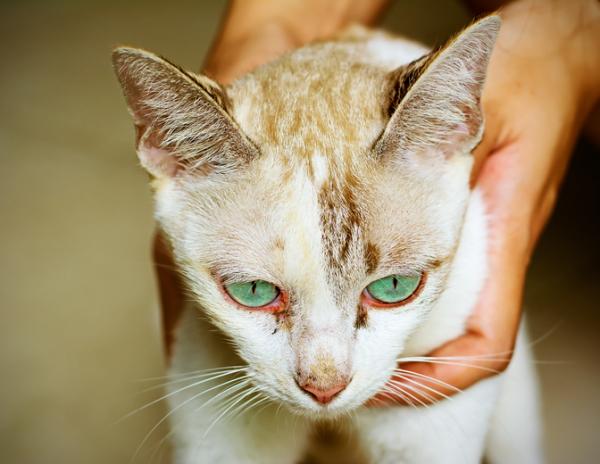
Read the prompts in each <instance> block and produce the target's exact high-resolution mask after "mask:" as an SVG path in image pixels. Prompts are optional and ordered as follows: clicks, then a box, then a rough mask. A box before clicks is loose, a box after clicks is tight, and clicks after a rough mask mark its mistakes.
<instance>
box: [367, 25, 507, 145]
mask: <svg viewBox="0 0 600 464" xmlns="http://www.w3.org/2000/svg"><path fill="white" fill-rule="evenodd" d="M499 29H500V18H499V17H498V16H489V17H487V18H485V19H482V20H481V21H479V22H477V23H475V24H474V25H472V26H471V27H469V28H468V29H466V30H465V31H464V32H463V33H462V34H460V35H459V36H458V37H457V38H455V39H454V40H452V41H450V43H449V44H447V45H446V46H445V47H443V48H442V49H441V50H440V51H437V52H433V53H431V54H429V55H426V56H424V57H423V58H421V59H419V60H416V61H414V62H413V63H410V64H409V65H407V66H405V67H402V68H400V69H398V70H396V71H394V72H393V73H392V74H391V75H390V80H391V89H392V90H391V92H390V93H391V95H390V98H389V101H390V113H391V117H390V120H389V122H388V125H387V127H386V129H385V131H384V133H383V134H382V136H381V138H380V139H379V141H378V143H377V145H376V147H375V149H376V152H377V153H378V154H380V155H382V156H385V154H386V153H399V152H400V153H418V152H424V151H436V152H441V153H443V154H444V155H445V156H451V155H453V154H454V153H469V152H471V150H473V148H475V146H476V145H477V144H478V143H479V141H480V139H481V135H482V132H483V115H482V111H481V104H480V103H481V93H482V90H483V85H484V82H485V76H486V71H487V65H488V62H489V59H490V55H491V53H492V49H493V47H494V43H495V41H496V37H497V35H498V31H499Z"/></svg>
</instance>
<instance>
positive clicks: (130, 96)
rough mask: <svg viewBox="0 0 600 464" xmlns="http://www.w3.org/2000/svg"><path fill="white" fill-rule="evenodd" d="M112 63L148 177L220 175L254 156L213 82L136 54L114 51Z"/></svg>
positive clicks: (129, 50)
mask: <svg viewBox="0 0 600 464" xmlns="http://www.w3.org/2000/svg"><path fill="white" fill-rule="evenodd" d="M113 62H114V67H115V71H116V73H117V76H118V78H119V81H120V83H121V86H122V88H123V93H124V94H125V98H126V100H127V103H128V106H129V109H130V112H131V114H132V116H133V119H134V123H135V126H136V146H137V150H138V156H139V158H140V161H141V163H142V165H143V166H144V167H145V168H146V170H148V172H150V173H151V174H152V175H153V176H155V177H172V176H175V175H177V174H179V173H193V174H198V173H207V172H215V171H221V172H224V171H227V170H231V169H233V168H236V167H238V166H240V165H242V164H245V163H247V162H248V161H249V160H250V159H252V158H253V157H254V156H255V155H256V149H255V147H254V145H253V144H252V143H251V142H250V141H249V140H248V139H247V137H245V135H244V134H242V132H241V131H240V129H239V127H238V126H237V124H236V123H235V121H234V120H233V118H232V117H231V116H230V114H229V112H228V108H227V105H228V103H227V96H226V93H225V90H224V89H223V88H222V87H221V86H220V85H219V84H217V83H216V82H214V81H212V80H210V79H209V78H207V77H205V76H200V75H194V74H192V73H188V72H186V71H184V70H182V69H180V68H178V67H177V66H175V65H173V64H172V63H170V62H168V61H167V60H165V59H163V58H161V57H158V56H156V55H154V54H152V53H149V52H146V51H143V50H138V49H132V48H118V49H116V50H115V51H114V53H113Z"/></svg>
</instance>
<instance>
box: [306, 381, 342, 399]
mask: <svg viewBox="0 0 600 464" xmlns="http://www.w3.org/2000/svg"><path fill="white" fill-rule="evenodd" d="M347 386H348V383H347V382H346V383H342V384H339V385H336V386H335V387H331V388H328V389H326V390H321V389H320V388H317V387H314V386H312V385H311V384H309V383H308V384H305V385H301V386H300V388H302V389H303V390H304V391H305V392H307V393H308V394H309V395H310V396H312V397H313V398H314V399H315V400H316V401H317V402H318V403H321V404H327V403H330V402H331V400H333V399H334V398H335V397H336V396H337V395H338V394H339V393H340V392H341V391H342V390H343V389H344V388H346V387H347Z"/></svg>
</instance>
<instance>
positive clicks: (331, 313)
mask: <svg viewBox="0 0 600 464" xmlns="http://www.w3.org/2000/svg"><path fill="white" fill-rule="evenodd" d="M497 28H498V24H497V20H493V19H492V20H490V19H488V20H487V24H486V23H485V22H481V23H479V24H478V25H476V26H474V27H472V28H471V29H470V30H469V31H467V32H466V33H465V34H463V35H462V36H461V37H460V38H459V39H458V40H457V41H455V42H454V43H453V44H451V45H450V46H449V47H447V48H446V49H445V50H444V51H443V52H442V53H441V54H440V55H439V56H438V57H437V58H435V59H433V58H430V59H426V60H421V61H420V62H419V63H416V64H414V65H412V67H408V68H406V69H403V70H400V71H396V72H392V73H390V72H389V71H387V70H384V69H381V68H378V67H377V66H374V65H367V64H358V63H357V59H356V56H353V53H355V52H356V47H357V46H356V45H354V46H349V45H348V44H343V45H339V46H337V48H332V46H327V45H325V46H315V47H313V48H308V49H304V50H303V51H301V52H300V53H297V54H295V55H292V56H290V57H287V58H284V59H283V60H281V61H280V62H278V63H275V64H273V65H270V66H267V67H265V68H263V69H260V70H259V71H257V72H256V73H254V74H252V75H249V76H247V77H245V78H243V79H241V80H239V81H237V82H236V83H234V84H233V86H232V87H230V88H228V89H227V91H226V92H225V90H223V89H221V88H220V87H218V86H217V85H216V84H215V83H213V82H211V81H209V80H208V79H206V78H203V77H196V76H191V75H189V74H184V73H183V72H181V71H179V70H178V69H176V68H174V67H173V66H171V65H170V64H168V63H166V62H164V61H163V60H161V59H159V58H157V57H155V56H153V55H150V54H147V53H145V52H140V51H135V50H123V49H122V50H121V51H118V52H117V54H116V55H115V58H116V65H117V70H118V73H119V77H120V79H121V82H122V83H123V85H124V88H125V92H126V96H127V97H128V100H129V103H130V107H131V109H132V112H133V114H134V117H135V119H136V124H137V125H138V127H139V134H140V135H141V137H140V141H139V149H138V151H139V154H140V158H141V160H142V163H143V164H144V166H145V167H146V168H147V169H148V170H149V171H150V172H151V173H152V174H153V175H154V176H155V179H154V181H153V183H154V188H155V197H156V216H157V219H158V220H159V222H160V224H161V226H162V228H163V229H164V230H165V232H166V233H167V235H168V237H169V238H170V240H171V243H172V245H173V248H174V252H175V255H176V259H177V261H178V263H179V266H180V268H181V270H182V271H183V272H184V274H185V275H186V276H187V279H188V282H189V286H190V290H191V291H192V292H193V293H194V295H195V296H196V297H197V298H198V300H199V302H200V303H201V306H202V307H203V308H204V310H205V311H206V312H207V314H209V315H210V317H211V319H212V320H213V321H214V323H215V324H216V325H217V326H218V327H219V328H220V329H221V330H222V331H223V332H224V333H226V334H227V335H228V336H229V337H230V338H231V340H232V341H233V343H234V344H235V346H236V348H237V350H238V352H239V354H240V355H241V357H242V358H243V359H244V360H245V361H246V362H247V363H248V365H249V368H250V372H251V374H252V376H253V377H254V382H255V383H256V384H257V385H258V386H260V387H262V388H263V389H264V391H265V392H266V393H267V394H268V395H270V396H271V397H273V398H276V399H278V400H280V401H282V402H284V403H285V404H287V405H288V406H290V407H291V408H292V409H295V410H297V411H299V412H303V413H309V414H314V415H318V416H326V415H336V414H339V413H342V412H345V411H347V410H349V409H352V408H355V407H357V406H359V405H361V404H362V403H364V402H365V401H366V400H368V399H369V398H370V397H371V396H373V395H374V394H375V393H376V392H377V390H378V389H379V388H381V386H382V385H383V384H384V383H385V381H386V380H387V379H388V378H389V376H390V374H391V371H392V370H393V369H394V367H395V359H396V358H397V356H398V355H399V354H400V353H401V352H402V349H403V346H404V343H405V341H406V339H407V337H408V336H409V335H410V334H411V333H412V332H413V331H414V330H415V329H416V328H417V327H418V326H419V324H420V322H421V321H422V320H423V319H424V317H426V315H427V313H428V312H429V310H430V309H431V308H432V306H433V305H434V304H435V302H436V300H437V298H438V297H439V295H440V294H441V293H442V292H443V291H444V284H445V279H446V276H447V274H448V271H449V269H450V267H451V265H452V260H453V256H454V251H455V248H456V246H457V243H458V240H459V237H460V230H461V225H462V222H463V215H464V211H465V207H466V203H467V200H468V196H469V187H468V180H469V174H470V167H471V157H470V155H469V152H470V150H471V149H472V148H473V146H474V145H475V144H476V143H477V141H478V138H479V137H480V134H481V126H482V119H481V114H480V110H479V97H480V92H481V86H482V84H483V75H484V71H485V67H486V64H487V60H488V57H489V53H490V50H491V47H492V43H493V40H494V38H495V34H496V31H497ZM465 50H466V51H468V53H466V52H465ZM351 52H352V53H351ZM415 81H416V83H415ZM409 83H410V84H412V85H409Z"/></svg>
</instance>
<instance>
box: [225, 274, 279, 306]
mask: <svg viewBox="0 0 600 464" xmlns="http://www.w3.org/2000/svg"><path fill="white" fill-rule="evenodd" d="M224 287H225V291H226V292H227V294H228V295H229V296H230V297H231V298H232V299H233V300H234V301H235V302H237V303H239V304H241V305H243V306H248V307H249V308H260V307H261V306H267V305H269V304H271V303H273V302H274V301H275V300H276V299H277V297H278V296H279V293H280V292H279V289H278V288H277V287H276V286H275V285H273V284H272V283H270V282H266V281H264V280H252V281H250V282H236V283H232V284H228V285H225V286H224Z"/></svg>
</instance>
